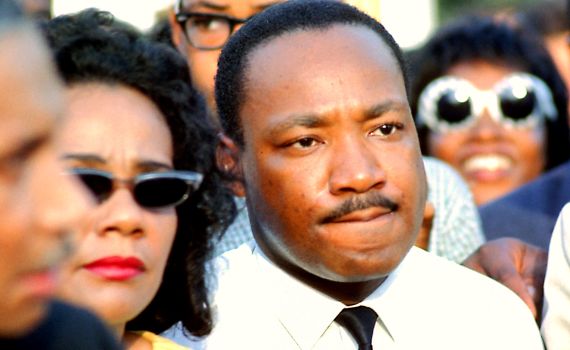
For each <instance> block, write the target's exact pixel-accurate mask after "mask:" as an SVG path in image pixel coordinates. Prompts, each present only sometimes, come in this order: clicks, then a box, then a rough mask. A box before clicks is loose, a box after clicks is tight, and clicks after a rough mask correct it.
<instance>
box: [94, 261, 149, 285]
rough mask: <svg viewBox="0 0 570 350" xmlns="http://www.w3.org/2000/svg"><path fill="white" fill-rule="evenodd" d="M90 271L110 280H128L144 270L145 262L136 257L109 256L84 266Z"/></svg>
mask: <svg viewBox="0 0 570 350" xmlns="http://www.w3.org/2000/svg"><path fill="white" fill-rule="evenodd" d="M83 267H84V268H85V269H87V270H89V271H90V272H92V273H94V274H96V275H98V276H100V277H102V278H104V279H107V280H110V281H126V280H129V279H131V278H134V277H136V276H138V275H140V274H141V273H142V272H143V271H144V263H143V262H142V261H141V260H140V259H138V258H135V257H127V258H124V257H120V256H109V257H105V258H102V259H98V260H95V261H92V262H90V263H89V264H87V265H84V266H83Z"/></svg>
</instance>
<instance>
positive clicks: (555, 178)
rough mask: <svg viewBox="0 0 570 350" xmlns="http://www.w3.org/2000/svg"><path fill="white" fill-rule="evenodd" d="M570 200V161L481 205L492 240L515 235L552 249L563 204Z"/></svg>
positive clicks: (487, 231)
mask: <svg viewBox="0 0 570 350" xmlns="http://www.w3.org/2000/svg"><path fill="white" fill-rule="evenodd" d="M567 202H570V162H566V163H564V164H562V165H560V166H558V167H557V168H554V169H552V170H550V171H549V172H547V173H545V174H544V175H542V176H541V177H539V178H538V179H536V180H534V181H532V182H530V183H528V184H526V185H524V186H523V187H521V188H519V189H518V190H516V191H514V192H512V193H510V194H508V195H506V196H505V197H502V198H500V199H498V200H496V201H493V202H491V203H489V204H487V205H484V206H482V207H481V208H479V211H480V213H481V219H482V221H483V230H484V232H485V236H486V237H487V239H488V240H491V239H495V238H500V237H515V238H519V239H521V240H523V241H525V242H527V243H531V244H533V245H536V246H539V247H542V248H543V249H546V250H548V245H549V243H550V236H551V234H552V230H553V229H554V225H555V224H556V219H557V218H558V214H560V211H561V210H562V207H563V206H564V204H566V203H567Z"/></svg>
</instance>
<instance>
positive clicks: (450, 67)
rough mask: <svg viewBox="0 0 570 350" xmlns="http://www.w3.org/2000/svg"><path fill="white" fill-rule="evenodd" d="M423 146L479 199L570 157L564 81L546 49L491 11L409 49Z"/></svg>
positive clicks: (509, 188)
mask: <svg viewBox="0 0 570 350" xmlns="http://www.w3.org/2000/svg"><path fill="white" fill-rule="evenodd" d="M413 62H415V64H416V65H415V66H414V67H413V68H414V75H413V76H414V83H413V84H412V91H411V96H410V99H411V102H412V110H413V113H414V116H415V118H416V122H417V125H418V130H419V132H420V140H421V142H422V148H423V151H424V152H425V153H426V154H429V155H432V156H435V157H438V158H440V159H442V160H444V161H446V162H448V163H449V164H451V165H452V166H453V167H454V168H456V169H457V170H458V171H459V172H460V173H461V174H462V175H463V177H464V178H465V179H466V180H467V182H468V183H469V185H470V187H471V190H472V191H473V194H474V197H475V201H476V202H477V204H478V205H481V204H484V203H487V202H489V201H491V200H493V199H496V198H497V197H500V196H503V195H505V194H506V193H508V192H510V191H512V190H514V189H516V188H517V187H519V186H521V185H523V184H524V183H526V182H528V181H530V180H532V179H534V178H536V177H537V176H539V175H540V174H541V173H542V172H543V171H544V170H546V169H550V168H552V167H554V166H556V165H558V164H561V163H562V162H564V161H565V160H567V159H568V158H569V157H570V141H569V135H568V133H569V131H568V124H567V118H568V116H567V115H566V107H565V106H566V101H567V96H566V89H565V87H564V83H563V82H562V80H561V78H560V76H559V74H558V73H557V71H556V68H555V66H554V64H553V63H552V60H551V59H550V57H549V56H548V53H547V51H546V50H545V49H544V48H543V47H541V46H540V44H539V43H538V42H537V41H535V40H532V39H531V38H530V37H529V36H528V35H525V34H522V33H519V32H516V31H515V30H514V29H512V28H511V27H509V26H508V25H507V24H505V23H500V22H497V20H494V19H492V18H485V17H470V18H464V19H462V20H460V21H458V22H456V23H453V24H451V25H448V26H447V27H444V28H442V29H441V30H440V31H439V32H437V33H436V34H435V35H434V37H433V38H432V39H431V40H430V41H429V42H428V43H427V44H426V45H425V46H424V47H423V48H422V49H421V50H420V51H419V53H418V54H417V55H416V56H415V57H414V61H413Z"/></svg>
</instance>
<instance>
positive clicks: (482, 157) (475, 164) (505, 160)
mask: <svg viewBox="0 0 570 350" xmlns="http://www.w3.org/2000/svg"><path fill="white" fill-rule="evenodd" d="M511 165H512V162H511V159H510V158H509V157H506V156H504V155H501V154H496V153H494V154H478V155H475V156H473V157H470V158H468V159H467V160H466V161H465V162H464V163H463V169H464V171H465V172H476V171H499V170H506V169H508V168H509V167H510V166H511Z"/></svg>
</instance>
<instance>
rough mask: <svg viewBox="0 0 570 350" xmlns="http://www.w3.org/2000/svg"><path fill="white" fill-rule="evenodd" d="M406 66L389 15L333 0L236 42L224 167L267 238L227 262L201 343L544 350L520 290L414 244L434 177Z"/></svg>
mask: <svg viewBox="0 0 570 350" xmlns="http://www.w3.org/2000/svg"><path fill="white" fill-rule="evenodd" d="M404 72H405V70H404V64H403V60H402V55H401V51H400V49H399V48H398V46H397V44H396V43H395V42H394V41H393V39H392V37H391V36H390V35H389V34H388V33H387V32H386V31H385V29H384V28H383V27H382V26H381V25H380V24H379V23H377V22H376V21H375V20H373V19H372V18H370V17H368V16H366V15H364V14H362V13H361V12H359V11H358V10H356V9H354V8H352V7H350V6H348V5H344V4H341V3H337V2H331V1H309V0H303V1H295V0H293V1H288V2H286V3H284V4H279V5H275V6H272V7H271V8H269V9H267V10H266V11H264V12H262V13H261V14H259V15H258V16H256V17H254V18H253V19H251V20H250V21H249V22H248V23H247V24H245V25H244V26H243V27H242V28H241V29H240V30H239V31H238V32H236V33H235V34H234V35H233V36H232V38H231V39H230V41H229V42H228V43H227V44H226V46H225V47H224V50H223V52H222V55H221V58H220V62H219V66H218V75H217V77H216V102H217V105H218V112H219V115H220V117H221V121H222V125H223V127H224V130H225V132H226V133H227V135H228V136H229V137H231V138H232V139H233V140H234V141H235V143H236V145H237V148H236V149H235V150H234V153H233V155H234V157H233V158H232V157H230V156H229V155H230V153H225V155H226V156H225V157H222V158H223V159H222V162H223V163H224V164H225V165H227V167H228V168H232V167H234V169H235V171H236V175H237V176H239V177H240V178H241V179H242V183H243V186H244V191H245V193H246V198H247V207H248V212H249V214H250V221H251V224H252V229H253V234H254V238H255V243H252V244H251V245H244V246H242V247H240V248H238V249H236V250H233V251H230V252H228V253H226V254H224V255H222V256H221V257H219V258H217V259H216V261H215V263H216V271H217V281H216V285H215V286H214V293H215V294H214V305H215V307H216V310H217V314H216V325H215V327H214V331H213V333H212V334H211V335H210V336H209V337H208V338H206V339H205V340H204V343H203V344H201V345H205V346H206V347H208V348H209V349H230V348H232V349H357V348H358V349H370V348H371V347H372V346H373V347H374V348H375V349H418V348H424V349H459V348H461V349H542V342H541V339H540V334H539V332H538V329H537V327H536V325H535V324H534V320H533V318H532V316H531V314H530V312H529V310H528V309H527V308H526V307H525V306H524V304H523V303H522V301H521V300H520V299H518V298H517V297H516V296H515V295H514V294H512V293H511V292H510V291H508V290H507V289H506V288H504V287H502V286H500V285H498V284H496V283H495V282H492V281H491V280H488V279H487V278H485V277H483V276H480V275H478V274H477V273H475V272H472V271H468V270H466V269H464V268H462V267H460V266H458V265H455V264H453V263H450V262H447V261H444V260H443V259H440V258H437V257H434V256H432V255H429V254H428V253H425V252H423V251H420V250H419V249H416V248H412V246H413V244H414V241H415V239H416V236H417V233H418V230H419V228H420V224H421V221H422V213H423V208H424V204H425V200H426V179H425V173H424V168H423V164H422V160H421V155H420V150H419V145H418V139H417V134H416V130H415V127H414V122H413V119H412V116H411V114H410V109H409V106H408V101H407V94H406V84H407V83H406V77H405V75H404ZM361 306H362V307H365V308H361ZM347 308H348V309H351V310H350V311H347V312H348V313H351V312H352V311H355V310H356V311H357V312H356V313H351V314H350V315H349V316H348V317H343V320H341V318H340V317H339V314H341V311H343V309H347ZM347 312H344V311H343V312H342V315H343V316H344V315H345V314H346V313H347ZM362 313H364V314H366V316H367V317H366V319H367V320H366V321H362V319H363V317H361V314H362ZM347 319H348V320H347ZM355 329H359V330H361V331H362V332H357V331H356V330H355ZM368 330H370V331H373V332H369V331H368ZM194 345H196V344H194Z"/></svg>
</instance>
